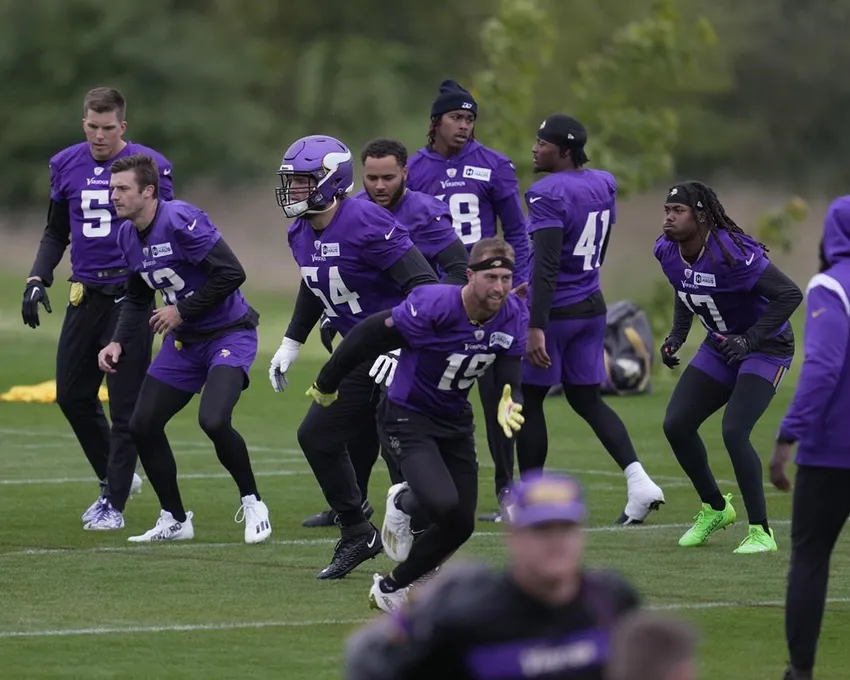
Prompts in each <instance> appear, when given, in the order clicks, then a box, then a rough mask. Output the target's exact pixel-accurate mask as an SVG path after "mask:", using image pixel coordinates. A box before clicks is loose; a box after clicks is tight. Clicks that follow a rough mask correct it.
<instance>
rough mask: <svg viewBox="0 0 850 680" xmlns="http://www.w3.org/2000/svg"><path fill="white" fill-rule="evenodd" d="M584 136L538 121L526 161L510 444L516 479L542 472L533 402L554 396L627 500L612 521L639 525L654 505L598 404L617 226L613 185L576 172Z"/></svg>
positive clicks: (542, 422) (658, 495)
mask: <svg viewBox="0 0 850 680" xmlns="http://www.w3.org/2000/svg"><path fill="white" fill-rule="evenodd" d="M586 142H587V132H586V130H585V129H584V126H583V125H582V124H581V123H579V121H577V120H575V119H574V118H571V117H569V116H565V115H562V114H553V115H551V116H549V117H548V118H546V120H544V121H543V123H542V124H541V125H540V128H539V129H538V131H537V141H536V143H535V144H534V148H533V150H532V154H533V157H534V171H535V173H547V174H546V176H545V177H543V178H542V179H539V180H538V181H536V182H535V183H534V184H533V185H532V186H531V187H529V189H528V191H526V193H525V202H526V204H527V205H528V231H529V233H530V234H531V236H532V238H533V256H532V262H533V264H532V270H531V282H530V284H529V289H528V296H529V299H530V301H531V320H530V322H529V330H528V357H527V358H528V361H526V362H525V364H524V370H523V377H522V394H523V400H524V402H523V403H524V405H525V410H526V418H527V419H528V423H529V425H528V427H527V428H525V429H524V430H523V432H522V433H521V434H520V436H519V437H518V438H517V461H518V463H519V467H520V471H525V470H533V469H536V468H542V467H543V465H544V464H545V462H546V455H547V452H548V446H549V441H548V435H547V431H546V417H545V415H544V411H543V402H544V400H545V399H546V395H547V394H548V393H549V390H550V389H551V388H552V387H553V386H554V385H558V384H560V385H562V386H563V394H564V396H565V397H566V399H567V403H569V405H570V407H571V408H572V409H573V410H574V411H575V412H576V413H577V414H578V415H579V416H581V418H582V419H583V420H584V421H585V422H586V423H587V424H588V425H590V427H591V428H592V429H593V432H594V433H595V434H596V436H597V437H598V438H599V441H600V442H602V445H603V446H604V447H605V449H606V450H607V451H608V453H609V454H610V456H611V457H612V458H613V459H614V462H615V463H617V465H618V466H619V467H620V469H621V470H622V471H623V474H624V475H625V477H626V486H627V489H628V500H627V503H626V507H625V510H624V511H623V513H622V514H621V516H620V518H619V519H618V520H617V521H618V522H619V523H621V524H636V523H641V522H643V520H644V519H646V517H647V515H648V514H649V513H650V511H651V510H653V509H656V508H657V507H658V506H659V505H660V504H661V503H663V502H664V494H663V493H662V491H661V489H660V488H658V486H657V485H656V484H655V483H654V482H653V481H652V480H651V479H650V477H649V475H647V473H646V471H645V470H644V469H643V466H642V465H641V464H640V462H639V461H638V458H637V454H636V453H635V449H634V446H633V445H632V441H631V438H630V437H629V433H628V431H627V430H626V426H625V425H624V424H623V421H622V420H621V419H620V417H619V416H618V415H617V414H616V413H615V412H614V410H613V409H611V407H610V406H608V405H607V404H606V403H605V401H603V399H602V393H601V390H600V384H601V383H602V382H603V381H604V380H605V377H606V375H605V331H606V328H607V322H606V311H607V308H606V305H605V297H604V296H603V294H602V288H601V287H600V281H599V270H600V267H601V266H602V263H603V261H604V260H605V251H606V249H607V248H608V242H609V240H610V236H611V226H612V225H613V224H614V223H615V222H616V220H617V213H616V195H617V183H616V181H615V180H614V178H613V177H612V176H611V174H610V173H607V172H605V171H603V170H591V169H588V168H585V167H584V165H585V164H586V163H587V160H588V158H587V155H586V154H585V152H584V145H585V143H586Z"/></svg>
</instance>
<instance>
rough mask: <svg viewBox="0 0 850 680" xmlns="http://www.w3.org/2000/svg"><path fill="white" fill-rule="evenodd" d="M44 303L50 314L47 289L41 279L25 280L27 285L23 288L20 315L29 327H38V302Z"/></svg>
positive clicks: (51, 311)
mask: <svg viewBox="0 0 850 680" xmlns="http://www.w3.org/2000/svg"><path fill="white" fill-rule="evenodd" d="M39 302H40V303H41V304H43V305H44V308H45V309H46V310H47V313H48V314H52V313H53V310H52V309H50V300H49V299H48V297H47V289H46V288H45V287H44V284H43V283H42V282H41V281H38V280H33V281H28V282H27V287H26V288H24V302H23V305H22V306H21V316H22V317H23V319H24V324H26V325H27V326H29V327H30V328H38V325H39V320H38V303H39Z"/></svg>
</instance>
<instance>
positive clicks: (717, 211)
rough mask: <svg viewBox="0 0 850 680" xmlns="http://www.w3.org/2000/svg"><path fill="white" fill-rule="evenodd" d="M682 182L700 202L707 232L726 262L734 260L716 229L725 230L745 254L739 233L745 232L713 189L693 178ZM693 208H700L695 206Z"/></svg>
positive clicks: (762, 245)
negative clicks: (705, 219) (730, 215)
mask: <svg viewBox="0 0 850 680" xmlns="http://www.w3.org/2000/svg"><path fill="white" fill-rule="evenodd" d="M683 184H684V185H685V186H686V187H688V188H689V189H690V190H691V191H692V192H693V194H694V196H695V197H696V199H697V200H698V201H699V202H701V203H702V205H703V207H702V209H701V212H702V213H703V214H704V215H705V216H706V218H707V221H708V230H709V233H711V234H714V236H715V240H716V241H717V245H718V247H719V248H720V252H722V253H723V257H724V259H725V260H726V262H727V263H729V264H730V265H731V264H733V263H734V261H735V260H734V258H733V257H732V254H731V253H730V252H729V251H728V250H727V249H726V246H725V245H724V244H723V241H721V240H720V239H719V238H718V237H717V231H718V230H719V229H723V230H725V231H726V232H727V233H728V234H729V238H731V239H732V243H734V244H735V245H736V246H738V250H740V251H741V254H742V255H746V254H747V251H746V250H745V249H744V243H743V241H741V237H740V234H746V232H745V231H744V230H743V229H741V227H739V226H738V225H737V224H736V223H735V221H734V220H733V219H732V218H731V217H729V215H727V214H726V209H725V208H724V207H723V204H722V203H721V202H720V199H719V198H717V194H716V193H714V189H712V188H711V187H710V186H708V185H707V184H703V183H702V182H697V181H693V180H692V181H689V182H683ZM695 210H700V209H699V208H695ZM758 244H759V245H760V246H761V248H762V250H763V251H764V252H765V253H766V252H768V248H767V246H766V245H764V243H761V242H760V241H758ZM710 254H711V253H710V252H709V256H710Z"/></svg>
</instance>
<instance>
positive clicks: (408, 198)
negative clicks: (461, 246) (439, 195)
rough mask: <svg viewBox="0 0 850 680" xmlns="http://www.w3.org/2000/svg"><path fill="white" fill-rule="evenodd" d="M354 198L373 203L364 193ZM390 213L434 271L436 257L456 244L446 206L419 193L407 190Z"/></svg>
mask: <svg viewBox="0 0 850 680" xmlns="http://www.w3.org/2000/svg"><path fill="white" fill-rule="evenodd" d="M354 198H358V199H361V200H365V201H371V200H372V199H370V198H369V194H368V193H367V192H366V191H365V190H364V191H361V192H359V193H358V194H357V195H356V196H355V197H354ZM376 205H377V204H376ZM390 212H391V213H392V214H393V215H395V218H396V220H398V221H399V222H400V223H401V224H403V225H404V226H405V227H407V231H408V232H409V233H410V240H411V241H413V245H415V246H416V247H417V248H419V250H420V252H421V253H422V255H424V256H425V259H426V260H428V263H429V264H430V265H431V266H432V267H434V270H435V271H436V270H437V261H436V258H437V255H439V254H440V253H441V252H443V251H444V250H445V249H446V248H448V247H449V246H450V245H452V243H454V242H455V241H457V234H456V233H455V230H454V228H453V227H452V216H451V213H450V212H449V208H448V206H447V205H446V204H445V203H443V202H442V201H440V200H438V199H436V198H434V197H433V196H430V195H428V194H423V193H422V192H421V191H412V190H411V189H407V190H406V191H405V192H404V195H403V196H402V197H401V198H400V199H399V201H398V203H396V204H395V205H394V206H393V207H392V209H391V210H390Z"/></svg>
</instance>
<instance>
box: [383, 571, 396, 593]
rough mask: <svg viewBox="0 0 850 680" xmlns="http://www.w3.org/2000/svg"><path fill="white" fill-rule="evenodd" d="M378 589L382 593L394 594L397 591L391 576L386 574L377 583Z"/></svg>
mask: <svg viewBox="0 0 850 680" xmlns="http://www.w3.org/2000/svg"><path fill="white" fill-rule="evenodd" d="M378 587H379V588H380V589H381V592H382V593H394V592H395V591H397V590H398V585H397V584H396V582H395V579H394V578H393V575H392V574H387V575H386V576H384V578H382V579H381V580H380V581H378Z"/></svg>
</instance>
